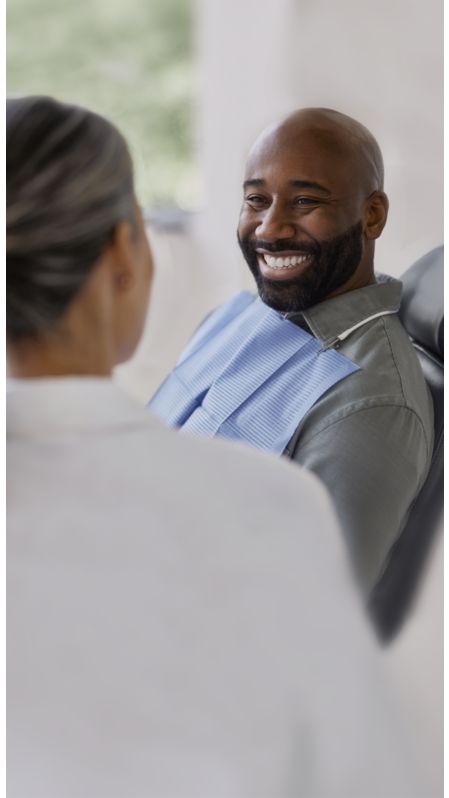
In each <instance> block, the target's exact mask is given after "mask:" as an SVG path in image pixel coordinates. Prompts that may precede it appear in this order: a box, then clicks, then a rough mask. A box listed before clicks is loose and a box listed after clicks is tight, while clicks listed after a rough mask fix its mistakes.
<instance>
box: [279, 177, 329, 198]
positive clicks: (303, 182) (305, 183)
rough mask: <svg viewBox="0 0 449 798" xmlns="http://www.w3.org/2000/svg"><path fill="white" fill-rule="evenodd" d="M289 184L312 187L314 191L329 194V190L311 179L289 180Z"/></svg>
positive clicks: (295, 186)
mask: <svg viewBox="0 0 449 798" xmlns="http://www.w3.org/2000/svg"><path fill="white" fill-rule="evenodd" d="M289 182H290V185H291V186H292V188H314V189H315V191H321V193H322V194H327V195H328V196H329V195H330V193H331V192H330V191H329V189H328V188H325V186H320V184H319V183H315V182H314V181H313V180H290V181H289Z"/></svg>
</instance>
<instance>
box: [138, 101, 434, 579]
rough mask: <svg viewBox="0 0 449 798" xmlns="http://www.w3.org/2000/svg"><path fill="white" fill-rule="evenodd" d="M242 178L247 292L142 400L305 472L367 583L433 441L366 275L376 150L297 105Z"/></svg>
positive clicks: (387, 299) (187, 424)
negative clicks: (254, 290)
mask: <svg viewBox="0 0 449 798" xmlns="http://www.w3.org/2000/svg"><path fill="white" fill-rule="evenodd" d="M243 189H244V197H243V205H242V210H241V215H240V222H239V228H238V239H239V243H240V247H241V249H242V252H243V255H244V257H245V259H246V262H247V264H248V266H249V268H250V270H251V272H252V274H253V275H254V278H255V280H256V283H257V287H258V291H259V295H260V298H261V299H262V303H260V302H257V301H256V302H251V300H250V298H249V297H248V296H245V295H243V294H241V295H238V297H236V298H235V299H233V300H231V302H230V303H227V305H225V306H223V307H222V308H221V309H219V310H218V311H216V312H215V313H214V314H212V316H211V317H210V318H209V319H208V320H207V321H206V322H205V324H203V327H202V328H200V330H199V332H198V333H197V334H196V336H194V338H193V340H192V342H191V343H190V345H189V347H188V348H187V350H186V351H185V353H184V354H183V356H182V357H181V360H180V361H179V364H178V366H177V368H176V369H175V371H174V372H173V374H172V375H170V377H169V379H168V380H167V381H166V382H165V383H164V385H163V386H162V387H161V389H160V390H159V392H158V393H157V394H156V396H155V398H154V399H153V401H152V403H151V406H152V407H153V409H154V410H155V411H156V412H157V413H159V415H160V416H161V417H162V418H164V419H165V420H167V421H168V422H169V423H172V424H176V425H178V426H183V427H184V428H186V429H190V430H192V431H197V432H204V433H205V434H209V435H210V434H222V435H225V436H226V437H231V438H238V439H243V440H247V441H248V442H250V443H253V444H255V445H257V446H260V447H261V448H268V449H271V450H272V451H277V452H278V453H281V452H282V451H284V453H285V454H287V455H288V456H289V457H291V458H292V459H294V460H295V461H296V462H298V463H301V464H302V465H304V466H306V467H307V468H309V469H310V470H311V471H314V472H315V473H316V474H318V475H319V477H320V478H321V479H322V480H323V482H324V483H325V484H326V485H327V486H328V488H329V490H330V492H331V494H332V496H333V500H334V503H335V506H336V509H337V513H338V515H339V518H340V521H341V522H342V526H343V529H344V531H345V535H346V538H347V540H348V544H349V549H350V552H351V555H352V559H353V561H354V564H355V567H356V571H357V574H358V577H359V580H360V582H361V584H362V586H363V588H364V590H365V591H366V592H367V593H368V592H369V591H370V590H371V589H372V588H373V586H375V584H376V582H377V581H378V579H379V577H380V576H381V574H382V572H383V569H384V568H385V566H386V563H387V561H388V555H389V552H390V550H391V547H392V545H393V543H394V542H395V540H396V539H397V537H398V536H399V534H400V532H401V529H402V527H403V525H404V522H405V519H406V517H407V513H408V511H409V508H410V506H411V504H412V502H413V500H414V498H415V497H416V495H417V494H418V492H419V490H420V489H421V486H422V484H423V482H424V480H425V477H426V474H427V471H428V467H429V464H430V459H431V455H432V445H433V423H432V419H433V411H432V402H431V398H430V395H429V392H428V390H427V387H426V385H425V382H424V379H423V376H422V373H421V369H420V366H419V363H418V360H417V358H416V356H415V353H414V351H413V348H412V346H411V344H410V342H409V340H408V337H407V335H406V333H405V331H404V329H403V328H402V326H401V324H400V322H399V320H398V318H397V310H398V308H399V304H400V296H401V283H400V282H399V281H398V280H394V279H391V278H388V277H384V276H382V275H376V276H375V274H374V243H375V240H376V239H377V238H378V237H379V236H380V235H381V233H382V230H383V228H384V225H385V222H386V220H387V213H388V199H387V196H386V194H385V193H384V190H383V163H382V155H381V152H380V149H379V146H378V144H377V142H376V141H375V139H374V138H373V136H372V135H371V133H370V132H369V131H368V130H366V128H364V127H363V126H362V125H361V124H360V123H358V122H356V121H355V120H353V119H351V118H349V117H347V116H345V115H343V114H341V113H338V112H336V111H332V110H327V109H317V108H309V109H304V110H301V111H298V112H296V113H294V114H292V115H291V116H289V117H288V118H287V119H285V120H283V121H282V122H281V123H280V124H276V125H274V126H272V127H270V128H268V129H267V130H266V131H264V132H263V133H262V135H261V136H260V137H259V139H258V140H257V141H256V143H255V145H254V146H253V148H252V150H251V152H250V155H249V159H248V163H247V168H246V174H245V181H244V185H243ZM285 320H288V321H289V322H293V324H291V323H290V324H288V323H286V321H285ZM201 364H203V365H201ZM253 373H254V374H255V377H254V381H253V384H251V385H246V386H243V387H242V385H241V383H242V382H245V380H246V381H248V380H249V379H250V375H252V374H253ZM174 381H176V382H174ZM229 397H231V399H229ZM222 406H224V410H223V409H222ZM206 414H207V418H206ZM211 419H218V420H219V421H220V423H219V424H215V427H214V424H213V423H212V421H211ZM257 425H259V427H261V429H254V427H256V426H257Z"/></svg>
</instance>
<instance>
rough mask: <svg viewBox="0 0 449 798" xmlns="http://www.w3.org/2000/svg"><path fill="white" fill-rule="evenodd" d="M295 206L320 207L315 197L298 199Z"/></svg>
mask: <svg viewBox="0 0 449 798" xmlns="http://www.w3.org/2000/svg"><path fill="white" fill-rule="evenodd" d="M294 204H295V205H302V206H304V207H305V206H309V205H318V200H317V199H314V198H313V197H296V198H295V200H294Z"/></svg>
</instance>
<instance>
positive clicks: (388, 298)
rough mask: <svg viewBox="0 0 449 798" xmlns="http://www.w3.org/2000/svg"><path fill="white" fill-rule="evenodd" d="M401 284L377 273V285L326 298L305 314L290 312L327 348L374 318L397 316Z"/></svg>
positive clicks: (292, 316) (294, 318) (308, 309)
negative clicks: (389, 314) (302, 320)
mask: <svg viewBox="0 0 449 798" xmlns="http://www.w3.org/2000/svg"><path fill="white" fill-rule="evenodd" d="M401 293H402V283H401V282H400V280H396V279H395V278H393V277H389V276H387V275H384V274H376V283H375V284H374V285H368V286H366V287H365V288H358V289H357V290H355V291H348V292H347V293H345V294H339V295H338V296H336V297H332V299H325V300H324V302H319V303H318V304H317V305H313V307H311V308H307V310H304V311H303V312H302V313H299V314H298V313H289V314H287V318H289V319H291V320H292V321H295V320H301V318H303V319H304V321H305V322H306V323H307V325H308V327H309V329H310V330H311V332H312V334H313V335H314V336H315V338H318V339H319V340H320V341H321V342H322V343H323V344H324V345H325V346H329V345H331V344H332V343H334V342H335V341H336V340H337V339H338V338H339V337H340V336H342V335H344V333H346V332H347V331H348V330H352V328H353V327H357V326H359V325H360V326H362V323H363V322H364V321H368V320H369V319H370V318H371V317H373V316H376V315H380V314H383V313H385V315H387V314H388V313H396V312H397V311H398V310H399V305H400V302H401Z"/></svg>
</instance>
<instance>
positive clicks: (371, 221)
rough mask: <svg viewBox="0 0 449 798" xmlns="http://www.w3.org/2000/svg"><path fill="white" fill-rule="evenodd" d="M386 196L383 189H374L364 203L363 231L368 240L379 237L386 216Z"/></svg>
mask: <svg viewBox="0 0 449 798" xmlns="http://www.w3.org/2000/svg"><path fill="white" fill-rule="evenodd" d="M388 205H389V203H388V197H387V195H386V194H385V193H384V192H383V191H374V192H373V193H372V194H370V196H369V197H368V199H367V200H366V204H365V214H364V217H365V224H364V233H365V236H366V238H368V239H369V240H370V241H372V240H374V239H375V238H379V236H380V235H381V233H382V230H383V229H384V227H385V223H386V221H387V216H388Z"/></svg>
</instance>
